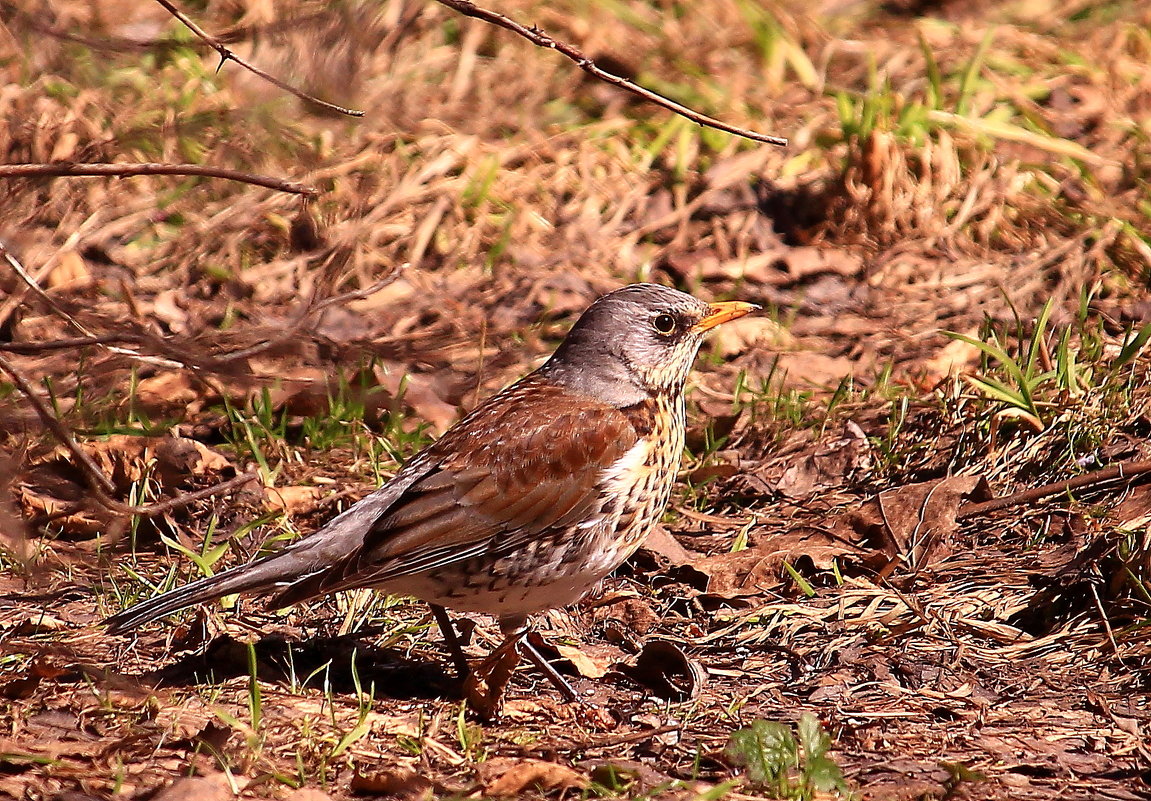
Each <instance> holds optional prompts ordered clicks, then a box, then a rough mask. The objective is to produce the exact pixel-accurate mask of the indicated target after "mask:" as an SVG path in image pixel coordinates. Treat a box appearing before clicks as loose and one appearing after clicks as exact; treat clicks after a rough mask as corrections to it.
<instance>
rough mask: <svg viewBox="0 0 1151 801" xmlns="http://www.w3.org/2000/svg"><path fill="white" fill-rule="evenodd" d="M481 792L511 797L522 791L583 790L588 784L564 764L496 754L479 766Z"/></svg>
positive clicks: (580, 775) (518, 794) (585, 778)
mask: <svg viewBox="0 0 1151 801" xmlns="http://www.w3.org/2000/svg"><path fill="white" fill-rule="evenodd" d="M479 773H480V782H481V786H482V788H483V792H484V795H489V796H494V797H496V798H511V797H514V796H520V795H523V794H524V793H527V792H531V791H537V792H544V793H549V792H554V791H557V790H559V791H564V790H582V789H584V788H585V787H587V786H588V779H587V777H586V776H584V775H582V774H580V773H577V772H576V771H574V770H572V769H571V768H569V767H567V766H566V765H560V764H557V763H555V762H544V761H542V760H539V759H516V758H513V757H497V758H495V759H491V760H488V761H487V762H486V763H484V764H483V765H481V766H480V768H479Z"/></svg>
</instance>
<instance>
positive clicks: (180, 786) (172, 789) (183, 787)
mask: <svg viewBox="0 0 1151 801" xmlns="http://www.w3.org/2000/svg"><path fill="white" fill-rule="evenodd" d="M234 797H235V795H234V794H233V793H232V788H231V786H230V785H229V783H228V777H227V776H225V775H224V774H223V773H214V774H212V775H211V776H186V777H185V778H183V779H177V780H176V781H174V782H172V783H171V784H169V785H168V786H167V787H165V788H164V789H162V790H161V791H160V792H158V793H156V794H155V795H154V796H152V801H230V800H231V799H232V798H234Z"/></svg>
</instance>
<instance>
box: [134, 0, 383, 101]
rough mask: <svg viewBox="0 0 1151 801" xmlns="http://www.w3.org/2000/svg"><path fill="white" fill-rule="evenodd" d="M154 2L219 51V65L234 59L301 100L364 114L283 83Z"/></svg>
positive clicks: (175, 11)
mask: <svg viewBox="0 0 1151 801" xmlns="http://www.w3.org/2000/svg"><path fill="white" fill-rule="evenodd" d="M156 2H157V3H159V4H160V5H162V6H163V7H164V8H165V9H167V11H168V13H169V14H171V15H172V16H173V17H175V18H176V19H178V20H180V22H182V23H183V24H184V25H185V26H186V27H187V28H188V30H190V31H191V32H192V33H194V34H196V36H198V37H200V38H201V39H203V40H204V41H205V42H207V44H208V45H209V46H210V47H211V48H212V49H213V50H215V51H216V52H217V53H219V54H220V66H221V67H222V66H224V63H225V62H227V61H235V62H236V63H237V64H239V65H240V66H241V67H243V68H244V69H246V70H248V71H249V72H251V73H253V74H255V75H259V76H260V77H261V78H263V79H264V80H265V81H267V82H268V83H270V84H272V85H273V86H277V87H279V88H280V89H283V90H284V91H285V92H288V93H290V94H293V95H295V96H296V97H298V98H300V100H303V101H304V102H306V103H314V104H316V105H317V106H321V107H323V108H326V109H328V110H329V111H335V112H338V113H340V114H347V115H348V116H349V117H362V116H364V112H362V111H357V110H356V109H351V108H344V107H343V106H337V105H336V104H335V103H329V102H328V101H326V100H320V99H319V98H318V97H313V96H312V95H310V94H308V93H307V92H304V91H301V90H299V89H297V88H296V87H294V86H291V85H289V84H287V83H284V82H283V81H281V80H280V79H279V78H277V77H276V76H274V75H271V74H269V73H267V72H264V71H263V70H262V69H260V68H259V67H257V66H255V65H254V64H249V63H248V62H247V61H245V60H244V59H242V58H240V57H239V56H237V55H236V54H235V53H233V52H232V51H231V50H229V49H228V48H227V47H225V46H224V44H223V43H222V42H221V41H220V40H219V39H217V38H215V37H214V36H212V35H211V34H209V33H208V32H207V31H205V30H204V29H203V28H201V27H200V26H199V25H197V24H196V23H195V22H193V21H192V20H191V18H189V17H188V15H187V14H185V13H184V12H183V11H181V10H180V9H178V8H176V6H174V5H173V4H172V3H170V2H169V0H156ZM217 69H219V68H217Z"/></svg>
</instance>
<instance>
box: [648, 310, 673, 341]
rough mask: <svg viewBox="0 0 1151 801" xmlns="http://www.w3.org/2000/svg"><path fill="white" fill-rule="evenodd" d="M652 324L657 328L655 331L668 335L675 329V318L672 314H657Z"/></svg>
mask: <svg viewBox="0 0 1151 801" xmlns="http://www.w3.org/2000/svg"><path fill="white" fill-rule="evenodd" d="M651 324H652V326H653V327H654V328H655V332H656V333H657V334H662V335H663V336H667V335H668V334H670V333H672V332H673V331H675V318H674V317H672V316H671V315H670V314H658V315H656V318H655V319H654V320H652V321H651Z"/></svg>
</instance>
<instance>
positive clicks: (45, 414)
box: [0, 355, 116, 494]
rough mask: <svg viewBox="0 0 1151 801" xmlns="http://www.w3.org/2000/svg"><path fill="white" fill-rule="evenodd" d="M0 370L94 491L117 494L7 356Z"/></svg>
mask: <svg viewBox="0 0 1151 801" xmlns="http://www.w3.org/2000/svg"><path fill="white" fill-rule="evenodd" d="M0 370H3V371H4V372H6V373H7V374H8V377H9V378H11V379H12V383H13V384H15V385H16V388H17V389H18V390H20V392H22V393H23V394H24V397H25V398H27V399H28V402H29V403H31V404H32V408H33V409H35V410H36V414H37V415H39V416H40V420H41V421H42V422H43V423H44V425H45V426H47V427H48V430H49V431H51V432H52V434H53V435H54V436H55V437H56V439H58V440H60V443H61V444H62V445H63V446H64V447H65V448H67V449H68V450H69V452H70V453H71V454H72V457H73V458H74V459H75V460H76V464H77V465H79V467H80V470H81V472H83V473H84V475H85V476H86V477H87V478H88V481H89V483H90V484H91V485H92V489H94V490H96V491H97V492H102V493H106V494H111V493H113V492H115V491H116V485H115V484H113V483H112V479H110V478H108V476H106V475H104V473H103V472H102V471H101V470H100V468H99V467H97V466H96V463H95V462H93V461H92V457H91V456H89V455H88V454H87V453H85V452H84V449H83V448H81V447H80V446H79V445H78V444H77V443H76V440H75V439H74V438H73V437H72V434H71V433H70V432H69V431H68V429H67V428H65V427H64V424H63V423H61V422H60V421H59V420H57V419H56V415H54V414H52V411H51V410H50V409H49V408H48V405H47V404H46V403H44V401H43V400H42V399H41V398H40V395H39V394H38V393H37V392H36V390H35V389H34V388H33V387H32V384H31V383H30V382H29V381H28V379H26V378H25V377H24V376H23V374H21V372H20V371H19V370H17V369H16V365H14V364H12V362H10V361H8V358H7V357H6V356H2V355H0Z"/></svg>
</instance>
